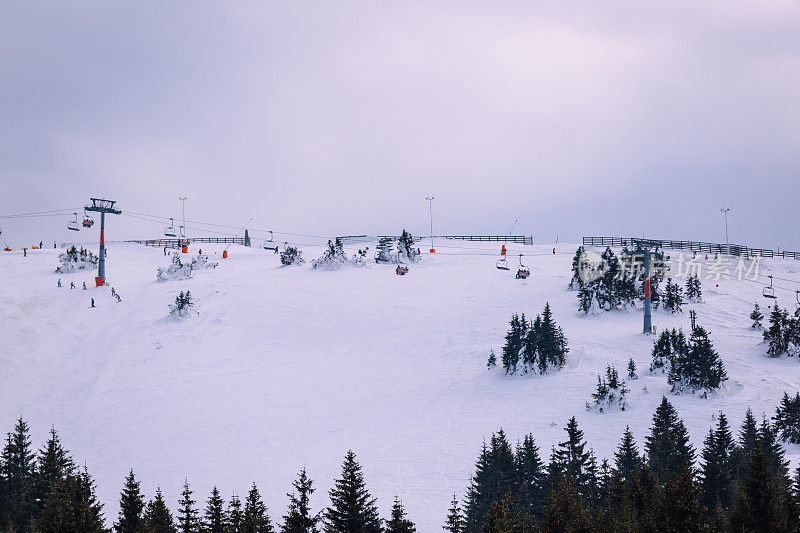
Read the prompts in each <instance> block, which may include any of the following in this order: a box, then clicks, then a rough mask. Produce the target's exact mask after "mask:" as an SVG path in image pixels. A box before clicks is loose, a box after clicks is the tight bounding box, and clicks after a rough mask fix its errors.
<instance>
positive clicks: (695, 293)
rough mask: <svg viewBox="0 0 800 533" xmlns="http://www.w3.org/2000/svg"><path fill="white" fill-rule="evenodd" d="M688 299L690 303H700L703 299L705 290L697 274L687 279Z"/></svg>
mask: <svg viewBox="0 0 800 533" xmlns="http://www.w3.org/2000/svg"><path fill="white" fill-rule="evenodd" d="M686 297H687V298H688V299H689V301H690V302H700V301H702V298H703V289H702V286H701V283H700V278H699V277H698V276H697V274H695V275H694V276H689V277H688V278H686Z"/></svg>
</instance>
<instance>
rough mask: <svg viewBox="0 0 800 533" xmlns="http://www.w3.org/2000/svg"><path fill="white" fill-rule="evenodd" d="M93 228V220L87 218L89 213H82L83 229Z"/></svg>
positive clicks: (89, 217)
mask: <svg viewBox="0 0 800 533" xmlns="http://www.w3.org/2000/svg"><path fill="white" fill-rule="evenodd" d="M92 226H94V219H93V218H92V217H91V216H89V213H87V212H86V211H84V212H83V227H84V228H91V227H92Z"/></svg>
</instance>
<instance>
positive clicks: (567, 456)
mask: <svg viewBox="0 0 800 533" xmlns="http://www.w3.org/2000/svg"><path fill="white" fill-rule="evenodd" d="M564 429H565V430H566V432H567V440H566V441H564V442H560V443H559V444H558V448H557V449H556V452H555V463H556V469H557V471H558V472H559V473H560V474H561V477H562V478H563V479H566V480H567V481H569V482H570V483H571V484H572V485H573V486H574V488H575V490H577V491H578V494H579V495H580V496H581V497H583V498H585V499H586V500H587V502H591V501H592V500H593V498H594V497H595V496H596V489H597V463H596V461H595V458H594V454H593V453H592V451H591V450H589V451H587V450H586V441H585V440H584V439H583V431H581V430H580V429H579V428H578V421H577V420H575V417H574V416H573V417H572V418H570V419H569V422H567V426H566V427H565V428H564Z"/></svg>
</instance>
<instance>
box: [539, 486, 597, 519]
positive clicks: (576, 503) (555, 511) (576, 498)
mask: <svg viewBox="0 0 800 533" xmlns="http://www.w3.org/2000/svg"><path fill="white" fill-rule="evenodd" d="M540 529H541V531H543V532H546V533H572V532H575V533H577V532H588V531H591V515H590V513H589V508H588V507H587V505H586V502H584V500H583V498H581V496H580V494H579V493H578V490H577V489H576V488H575V485H574V483H573V482H572V481H570V480H569V479H568V478H566V477H565V478H562V479H561V480H559V481H558V483H557V484H556V485H555V488H554V490H553V491H552V492H551V493H550V496H549V497H548V498H547V505H546V507H545V509H544V513H543V516H542V522H541V524H540Z"/></svg>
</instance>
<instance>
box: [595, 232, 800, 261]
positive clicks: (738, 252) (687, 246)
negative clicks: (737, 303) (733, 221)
mask: <svg viewBox="0 0 800 533" xmlns="http://www.w3.org/2000/svg"><path fill="white" fill-rule="evenodd" d="M637 244H647V245H649V246H658V247H660V248H662V249H668V250H688V251H690V252H701V253H707V254H717V253H719V254H724V253H727V251H728V247H729V246H730V255H735V256H742V257H789V258H792V259H800V252H787V251H782V252H776V251H774V250H769V249H766V248H750V247H747V246H742V245H741V244H731V245H727V244H720V243H716V242H702V241H673V240H662V239H640V238H637V237H584V238H583V245H584V246H601V247H605V246H610V247H612V248H622V247H623V246H627V247H629V248H635V247H636V246H637Z"/></svg>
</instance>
